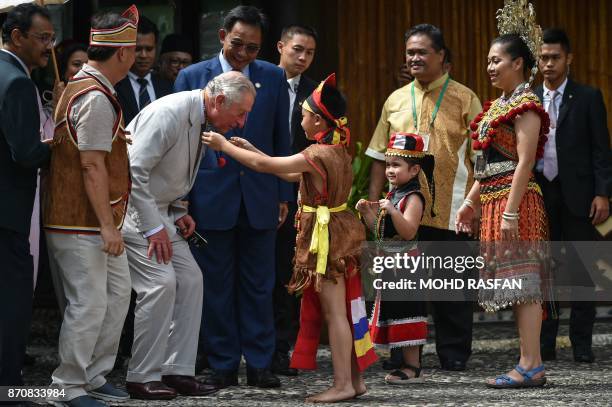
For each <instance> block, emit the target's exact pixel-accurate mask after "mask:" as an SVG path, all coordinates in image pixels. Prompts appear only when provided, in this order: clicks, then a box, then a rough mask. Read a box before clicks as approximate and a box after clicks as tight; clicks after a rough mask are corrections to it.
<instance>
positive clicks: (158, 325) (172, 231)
mask: <svg viewBox="0 0 612 407" xmlns="http://www.w3.org/2000/svg"><path fill="white" fill-rule="evenodd" d="M254 100H255V88H254V87H253V84H252V83H251V82H250V81H249V80H248V78H246V77H245V76H244V75H242V74H241V73H239V72H228V73H225V74H222V75H219V76H217V77H216V78H215V79H213V80H212V81H210V82H209V83H208V85H207V86H206V88H205V89H204V90H199V89H198V90H193V91H188V92H180V93H175V94H173V95H168V96H166V97H163V98H161V99H158V100H156V101H155V102H153V103H151V104H150V105H149V106H147V107H146V108H145V109H143V110H142V111H141V112H140V113H139V114H138V115H137V116H136V117H135V118H134V119H133V120H132V122H131V123H130V124H129V126H128V127H127V130H128V131H129V132H130V133H131V134H132V140H133V142H132V145H131V146H130V147H129V154H130V170H131V174H132V191H131V195H130V201H129V206H128V216H127V217H126V220H125V224H124V226H123V238H124V241H125V245H126V249H127V255H128V263H129V266H130V274H131V277H132V286H133V288H134V290H135V291H136V294H137V299H136V308H135V312H134V314H135V322H134V344H133V347H132V359H131V360H130V363H129V366H128V373H127V383H126V387H127V390H128V393H130V396H131V397H132V398H140V399H148V400H151V399H170V398H173V397H176V395H177V394H181V395H189V396H204V395H207V394H210V393H212V392H214V391H216V389H215V388H214V387H213V386H207V385H204V384H202V383H200V382H198V381H197V380H196V379H195V377H194V374H195V359H196V353H197V342H198V332H199V327H200V320H201V312H202V289H203V288H202V273H201V271H200V269H199V267H198V264H197V263H196V262H195V260H194V259H193V257H192V255H191V252H190V250H189V246H188V243H187V241H186V240H185V239H187V238H189V237H190V236H191V235H192V234H193V233H194V230H195V222H194V221H193V219H192V218H191V216H189V215H188V214H187V204H186V203H185V202H184V199H185V196H186V195H187V194H188V193H189V191H190V190H191V187H192V186H193V183H194V181H195V178H196V175H197V173H198V168H199V165H200V160H201V158H202V155H203V154H202V153H203V149H204V148H203V146H202V144H201V141H200V134H201V132H202V131H203V129H204V128H205V126H212V127H213V128H215V129H217V131H219V132H221V133H225V132H226V131H228V130H230V129H231V128H234V127H242V126H243V125H244V122H245V119H246V115H247V113H248V112H249V111H250V110H251V107H252V105H253V101H254Z"/></svg>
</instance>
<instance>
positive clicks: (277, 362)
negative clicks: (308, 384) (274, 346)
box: [270, 352, 298, 376]
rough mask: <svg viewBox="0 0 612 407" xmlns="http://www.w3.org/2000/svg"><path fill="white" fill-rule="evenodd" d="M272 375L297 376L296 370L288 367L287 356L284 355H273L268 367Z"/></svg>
mask: <svg viewBox="0 0 612 407" xmlns="http://www.w3.org/2000/svg"><path fill="white" fill-rule="evenodd" d="M270 370H272V373H276V374H279V375H282V376H297V375H298V371H297V369H293V368H291V367H289V355H287V354H286V353H280V352H279V353H275V354H274V357H273V358H272V364H271V365H270Z"/></svg>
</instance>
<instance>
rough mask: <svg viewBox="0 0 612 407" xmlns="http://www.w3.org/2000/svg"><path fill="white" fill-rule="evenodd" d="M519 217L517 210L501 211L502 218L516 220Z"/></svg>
mask: <svg viewBox="0 0 612 407" xmlns="http://www.w3.org/2000/svg"><path fill="white" fill-rule="evenodd" d="M518 218H519V214H518V212H504V213H502V219H505V220H517V219H518Z"/></svg>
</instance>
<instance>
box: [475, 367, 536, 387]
mask: <svg viewBox="0 0 612 407" xmlns="http://www.w3.org/2000/svg"><path fill="white" fill-rule="evenodd" d="M514 370H516V371H517V372H519V374H520V375H521V376H523V380H522V381H520V382H519V381H516V380H514V379H513V378H512V377H510V376H508V375H505V374H504V375H501V376H497V377H496V378H495V382H494V383H489V382H487V383H486V385H487V387H491V388H494V389H520V388H527V387H542V386H544V385H545V384H546V376H542V377H539V378H537V379H534V378H533V376H535V375H536V374H538V373H540V372H542V371H544V365H540V366H538V367H535V368H533V369H531V370H525V369H523V368H522V367H521V366H519V365H516V366H515V367H514Z"/></svg>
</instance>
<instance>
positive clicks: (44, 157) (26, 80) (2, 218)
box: [0, 4, 55, 386]
mask: <svg viewBox="0 0 612 407" xmlns="http://www.w3.org/2000/svg"><path fill="white" fill-rule="evenodd" d="M54 40H55V32H54V30H53V25H52V24H51V19H50V17H49V13H48V12H47V11H46V10H45V9H44V8H42V7H39V6H37V5H32V4H24V5H21V6H17V7H15V8H14V9H13V10H12V11H11V12H10V13H9V14H8V16H7V19H6V21H5V22H4V24H3V26H2V41H3V43H4V48H3V49H2V50H0V72H2V75H0V194H2V196H3V197H4V199H3V200H2V203H0V259H2V266H1V267H0V281H2V283H0V309H2V312H0V386H16V385H17V386H19V385H22V384H23V382H22V378H21V368H22V366H23V358H24V355H25V346H26V342H27V336H28V332H29V330H30V319H31V316H32V294H33V293H32V287H33V271H34V270H33V267H34V266H33V263H32V256H31V255H30V243H29V241H28V238H29V234H30V221H31V219H32V209H33V207H34V194H35V191H36V175H37V171H38V167H41V166H43V165H46V164H47V162H48V160H49V156H50V150H49V147H48V146H47V145H45V144H43V143H41V141H40V116H39V106H40V99H39V96H38V91H37V90H36V86H35V85H34V82H32V80H31V79H30V72H31V71H32V69H34V68H37V67H44V66H46V65H47V62H48V61H49V56H50V52H51V47H53V41H54Z"/></svg>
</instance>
